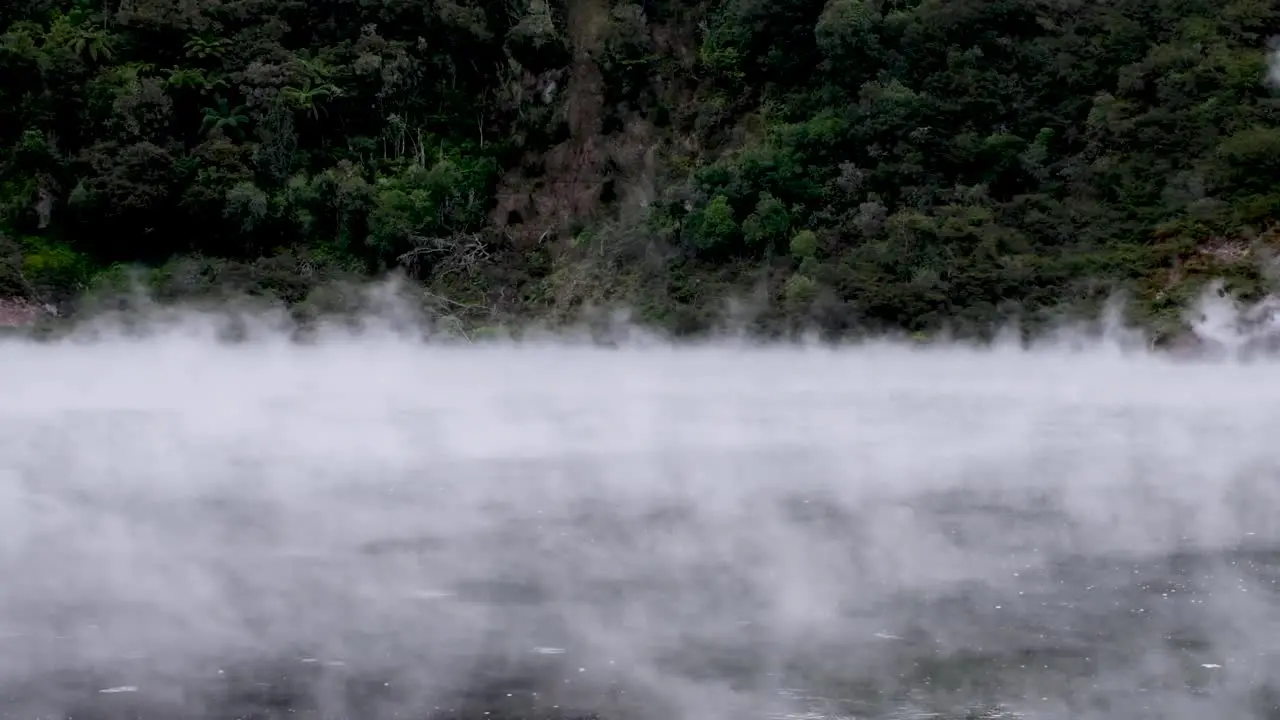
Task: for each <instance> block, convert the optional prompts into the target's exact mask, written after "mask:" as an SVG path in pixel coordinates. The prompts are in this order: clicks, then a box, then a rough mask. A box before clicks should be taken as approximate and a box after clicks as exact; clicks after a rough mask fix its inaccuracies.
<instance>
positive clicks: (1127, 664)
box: [0, 331, 1280, 720]
mask: <svg viewBox="0 0 1280 720" xmlns="http://www.w3.org/2000/svg"><path fill="white" fill-rule="evenodd" d="M0 367H3V373H0V398H2V399H3V402H2V403H0V421H2V422H3V423H4V427H3V432H2V433H0V578H3V581H0V697H2V698H3V700H2V701H0V705H2V706H3V707H4V709H2V710H0V716H4V717H9V716H11V717H15V718H16V717H26V718H32V717H60V716H62V715H64V714H75V716H76V717H93V716H94V713H97V714H98V716H101V717H114V716H119V717H125V716H137V713H142V715H141V716H142V717H162V716H163V717H170V718H172V717H226V718H232V717H248V716H251V713H254V712H256V713H258V714H257V715H256V717H269V716H272V715H270V714H268V709H269V708H270V707H271V706H272V704H273V703H274V704H275V707H276V710H275V711H274V712H278V713H283V714H282V715H280V716H282V717H283V716H285V715H288V716H290V717H297V716H300V715H301V716H314V717H330V718H336V717H361V718H383V717H386V718H390V717H403V718H425V717H428V716H432V717H451V716H457V715H462V714H466V713H467V712H470V711H471V710H472V709H474V710H475V712H477V714H478V713H480V712H483V711H486V710H487V711H489V712H491V713H493V716H492V717H496V716H498V715H500V714H503V713H506V714H519V715H521V716H525V717H528V716H530V715H539V714H542V715H557V714H573V713H575V712H582V713H587V712H596V713H600V714H601V715H604V716H606V717H611V718H631V717H634V718H651V717H652V718H658V717H661V718H680V719H685V718H688V719H690V720H692V719H694V718H699V719H701V718H711V719H714V718H744V717H762V716H765V715H773V716H781V715H785V714H788V713H790V714H793V715H795V714H796V713H802V712H813V713H821V714H822V715H826V716H829V715H846V716H852V715H857V716H881V717H883V716H888V715H889V714H890V713H892V712H901V711H902V709H903V708H915V709H916V710H918V711H921V712H923V711H924V710H928V709H938V710H945V709H951V710H954V709H956V708H961V707H967V706H969V705H973V704H987V705H997V704H998V705H1001V706H1004V707H1007V708H1010V709H1011V711H1012V710H1016V711H1018V712H1021V713H1024V714H1027V715H1034V716H1038V717H1053V718H1057V717H1072V718H1083V717H1124V718H1137V717H1193V716H1194V717H1202V716H1206V715H1204V714H1203V713H1213V714H1217V715H1218V716H1221V717H1243V716H1247V715H1249V714H1250V713H1254V712H1257V713H1263V712H1264V711H1266V712H1269V708H1270V707H1271V705H1270V704H1269V703H1271V702H1272V701H1271V700H1268V698H1269V697H1271V696H1270V695H1268V693H1269V692H1270V691H1269V689H1268V688H1267V686H1266V685H1265V683H1266V681H1267V680H1268V678H1274V677H1277V675H1276V673H1277V671H1278V670H1280V662H1277V656H1276V652H1277V649H1280V644H1278V643H1277V641H1276V640H1275V639H1274V638H1276V637H1280V635H1277V634H1276V632H1275V631H1276V630H1277V620H1278V619H1280V615H1277V610H1276V605H1275V593H1274V590H1275V587H1274V586H1275V583H1276V579H1277V578H1280V573H1278V572H1277V570H1280V563H1277V562H1276V561H1275V560H1274V559H1273V549H1274V548H1275V547H1276V544H1275V543H1276V542H1277V541H1278V540H1280V528H1278V527H1277V524H1276V520H1275V518H1276V517H1277V512H1278V511H1280V485H1277V484H1276V482H1275V481H1276V479H1277V471H1278V470H1280V452H1278V451H1277V442H1276V438H1277V434H1276V433H1277V432H1278V429H1280V382H1276V377H1277V368H1276V366H1275V365H1274V364H1271V363H1263V362H1259V363H1253V364H1242V363H1234V362H1213V363H1210V362H1200V363H1188V362H1173V361H1171V360H1169V359H1167V358H1158V357H1156V356H1153V355H1149V354H1146V353H1134V352H1119V351H1117V350H1116V349H1115V348H1114V347H1110V346H1106V345H1099V346H1097V347H1094V348H1093V349H1089V350H1084V351H1071V352H1069V351H1066V350H1061V349H1054V348H1045V349H1040V350H1034V351H1024V350H1020V349H1014V348H1004V349H994V350H977V349H971V348H959V347H933V348H929V349H920V348H908V347H905V346H897V345H893V344H872V345H865V346H861V347H858V348H850V349H842V350H826V349H814V348H809V349H801V348H789V349H759V348H754V349H753V348H748V347H746V346H743V345H734V346H728V345H725V346H716V347H700V348H683V349H677V348H674V347H670V346H665V345H654V346H649V347H634V348H632V347H627V348H623V349H616V350H603V349H596V348H587V347H570V346H556V345H554V344H546V343H544V344H528V345H516V344H510V343H494V344H490V345H483V346H466V347H457V346H450V347H444V346H432V345H424V344H421V343H416V342H411V341H409V340H405V339H402V338H398V337H396V336H394V335H391V334H376V333H367V334H364V335H358V336H357V335H332V336H328V337H326V338H324V339H321V340H318V341H317V342H315V343H313V344H311V345H308V346H301V345H297V344H291V343H289V342H287V341H285V340H283V339H279V338H275V339H273V338H270V337H263V338H259V339H255V340H253V341H250V342H245V343H240V344H235V345H230V344H224V343H219V342H218V341H216V340H215V339H213V338H212V337H210V335H209V334H208V333H199V332H196V333H182V332H177V331H174V332H165V333H160V334H157V335H153V336H150V337H146V338H141V339H136V338H135V339H127V338H124V337H118V336H110V335H106V336H100V337H98V338H97V339H93V340H76V339H72V340H67V341H62V342H56V343H48V344H37V343H31V342H20V341H12V342H8V343H4V344H0ZM286 705H291V706H292V709H291V710H285V709H284V708H285V706H286ZM139 708H141V710H140V709H139ZM264 708H268V709H264ZM6 713H7V714H6ZM113 713H118V715H113ZM130 713H132V714H130ZM148 713H149V714H148ZM290 713H292V714H290ZM477 716H478V715H477ZM795 716H796V717H799V716H798V715H795Z"/></svg>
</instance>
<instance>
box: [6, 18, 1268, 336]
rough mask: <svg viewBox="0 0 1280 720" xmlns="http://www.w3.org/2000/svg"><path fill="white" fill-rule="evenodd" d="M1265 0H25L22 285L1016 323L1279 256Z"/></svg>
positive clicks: (17, 176)
mask: <svg viewBox="0 0 1280 720" xmlns="http://www.w3.org/2000/svg"><path fill="white" fill-rule="evenodd" d="M1278 19H1280V9H1278V8H1277V7H1276V5H1275V4H1274V3H1270V2H1266V1H1264V0H1231V1H1230V2H1227V3H1225V4H1223V3H1211V2H1208V0H1108V1H1106V2H1084V1H1083V0H945V1H944V0H715V1H714V2H698V3H677V2H674V1H673V0H643V1H641V2H622V1H620V0H366V1H363V2H350V1H347V0H323V1H319V2H304V1H303V0H271V1H270V2H268V1H267V0H122V1H117V0H112V2H109V3H107V2H104V1H103V0H74V1H73V2H67V1H65V0H17V2H15V3H10V4H6V6H5V8H3V9H0V27H2V28H3V29H2V31H0V73H3V76H4V78H5V82H4V83H3V84H0V228H2V231H0V233H2V234H0V296H3V297H10V298H22V299H24V300H28V301H31V303H34V304H30V303H28V305H24V307H27V306H31V307H36V306H40V305H45V304H61V305H66V306H70V305H73V304H74V303H73V302H72V301H73V299H74V298H76V297H79V296H82V295H84V294H85V293H86V292H88V291H93V290H95V289H96V290H102V289H104V288H108V289H109V288H111V287H115V286H118V285H119V284H120V282H121V277H122V272H121V268H122V267H124V266H126V265H129V266H132V265H142V266H144V267H147V268H151V269H150V270H148V271H147V273H146V277H147V282H148V284H149V285H150V286H151V287H152V289H153V292H154V293H155V294H157V295H158V296H159V297H161V298H175V297H186V296H198V295H201V294H207V293H210V292H215V291H218V292H221V291H224V290H226V289H235V290H242V291H248V292H251V293H256V294H266V295H270V296H273V297H277V298H280V299H282V300H284V301H285V302H288V303H290V304H291V305H293V306H294V307H295V309H296V311H297V312H298V313H299V314H300V315H303V316H305V315H307V314H310V313H315V312H322V311H325V310H327V309H333V308H335V307H338V306H341V305H342V304H343V303H345V302H348V300H346V299H344V298H345V297H346V296H345V295H344V294H343V293H342V292H339V291H335V290H333V288H334V287H338V286H337V285H335V283H341V282H343V281H346V280H350V279H355V278H361V277H369V276H375V275H379V274H382V273H385V272H386V271H388V270H392V269H397V268H398V269H402V270H403V271H404V272H406V273H408V274H409V275H410V276H411V277H413V278H414V279H415V280H417V281H418V282H420V283H421V284H422V286H423V287H424V288H426V289H427V290H426V294H425V297H427V298H429V299H430V300H431V302H435V303H438V304H439V306H440V307H442V308H447V309H448V310H449V312H450V313H452V314H455V315H457V316H459V317H460V318H462V319H464V320H465V321H466V322H469V323H474V324H487V323H501V322H508V321H512V320H514V319H518V318H526V317H542V318H547V317H550V318H559V319H565V318H569V317H573V316H575V315H576V314H577V313H579V312H580V311H581V309H582V308H585V307H590V306H607V305H611V304H625V305H628V306H630V307H631V308H633V309H634V310H635V311H636V312H637V313H638V315H639V317H640V318H641V319H643V320H646V321H651V322H655V323H658V324H661V325H663V326H665V327H667V328H669V329H671V330H673V331H675V332H681V333H688V332H697V331H699V330H702V329H705V328H706V327H708V325H709V324H711V323H714V322H716V320H717V318H718V313H719V312H720V310H721V309H722V307H723V303H722V302H721V301H722V300H724V299H726V298H730V297H736V298H739V299H747V300H751V301H754V302H756V304H757V309H758V310H759V313H758V317H757V318H756V322H757V323H758V326H759V327H760V328H763V329H766V330H770V331H776V330H785V329H787V328H794V327H800V326H807V325H816V326H819V327H821V328H822V329H824V330H826V331H828V332H831V333H847V332H851V331H855V330H862V329H896V330H905V331H908V332H915V333H931V332H934V331H937V330H939V329H942V328H944V327H949V328H951V329H953V330H955V331H958V332H961V333H977V334H982V333H984V332H987V331H988V330H989V329H990V328H991V327H992V326H993V324H994V323H996V322H998V321H1000V320H1001V319H1003V318H1007V317H1010V316H1013V315H1017V316H1019V317H1021V318H1023V319H1024V320H1028V321H1030V322H1031V323H1032V324H1034V323H1035V322H1037V321H1040V320H1044V319H1047V318H1049V317H1051V316H1052V315H1053V314H1055V313H1058V312H1060V311H1062V310H1063V309H1064V308H1084V309H1088V308H1091V307H1096V306H1097V305H1098V304H1099V303H1100V302H1101V301H1103V300H1105V299H1106V298H1107V297H1109V296H1111V295H1112V294H1114V293H1115V292H1116V291H1125V292H1127V293H1128V294H1129V295H1130V296H1131V297H1134V298H1136V299H1137V301H1138V302H1137V303H1135V304H1134V309H1135V313H1136V314H1137V316H1138V317H1139V319H1141V320H1143V321H1145V322H1147V323H1148V324H1150V325H1151V326H1152V327H1153V328H1155V329H1156V331H1157V333H1160V334H1164V335H1168V334H1171V333H1175V332H1176V331H1177V329H1178V327H1179V323H1180V320H1179V312H1180V309H1181V308H1182V307H1183V306H1184V305H1185V303H1186V302H1187V300H1188V299H1189V298H1190V297H1192V295H1193V294H1194V293H1195V292H1197V291H1198V289H1199V287H1200V286H1201V285H1202V284H1203V282H1204V281H1205V280H1207V279H1209V278H1212V277H1221V278H1225V279H1226V281H1227V289H1228V290H1229V291H1230V292H1232V293H1233V294H1236V295H1238V296H1240V297H1244V298H1249V297H1256V296H1258V295H1260V294H1262V293H1263V292H1265V291H1266V290H1267V289H1268V287H1269V284H1268V283H1269V281H1268V279H1267V274H1266V273H1265V272H1264V270H1265V269H1266V265H1267V263H1268V262H1269V259H1270V254H1269V249H1270V248H1271V247H1272V246H1273V244H1274V243H1273V237H1274V235H1275V233H1276V232H1277V230H1276V228H1277V227H1280V224H1278V223H1277V221H1278V220H1280V191H1278V190H1277V189H1276V186H1275V185H1274V183H1273V182H1272V178H1273V177H1275V173H1276V171H1277V170H1278V169H1280V122H1278V120H1280V116H1278V112H1277V108H1278V107H1280V101H1278V100H1277V97H1276V95H1275V94H1274V93H1273V91H1272V90H1271V87H1270V85H1269V80H1268V77H1267V75H1268V34H1269V33H1270V32H1273V31H1274V28H1276V27H1277V20H1278Z"/></svg>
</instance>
